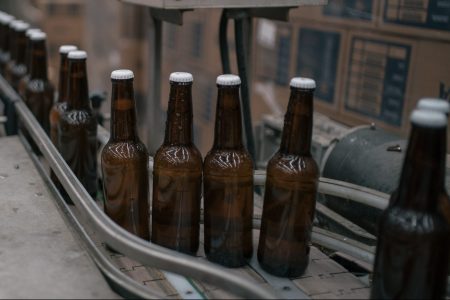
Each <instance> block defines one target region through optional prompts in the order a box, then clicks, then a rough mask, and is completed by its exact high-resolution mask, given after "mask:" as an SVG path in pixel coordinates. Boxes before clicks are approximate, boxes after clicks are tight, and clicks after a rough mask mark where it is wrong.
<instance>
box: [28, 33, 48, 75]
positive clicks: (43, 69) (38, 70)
mask: <svg viewBox="0 0 450 300" xmlns="http://www.w3.org/2000/svg"><path fill="white" fill-rule="evenodd" d="M29 66H30V71H29V74H30V79H42V80H45V81H47V49H46V46H45V40H42V41H31V47H30V65H29Z"/></svg>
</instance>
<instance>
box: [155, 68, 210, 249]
mask: <svg viewBox="0 0 450 300" xmlns="http://www.w3.org/2000/svg"><path fill="white" fill-rule="evenodd" d="M192 80H193V79H192V75H191V74H189V73H183V72H176V73H172V74H171V75H170V96H169V106H168V110H167V121H166V133H165V138H164V143H163V145H162V146H161V147H160V148H159V149H158V151H157V152H156V155H155V160H154V171H153V200H152V242H153V243H156V244H159V245H161V246H164V247H167V248H171V249H174V250H178V251H181V252H184V253H188V254H195V253H196V252H197V250H198V246H199V226H200V201H201V187H202V157H201V154H200V152H199V151H198V149H197V147H196V146H195V145H194V143H193V141H192V139H193V137H192V118H193V114H192V95H191V88H192Z"/></svg>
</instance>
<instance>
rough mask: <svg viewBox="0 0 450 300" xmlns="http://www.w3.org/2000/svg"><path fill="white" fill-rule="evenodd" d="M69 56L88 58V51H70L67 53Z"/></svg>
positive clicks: (72, 57)
mask: <svg viewBox="0 0 450 300" xmlns="http://www.w3.org/2000/svg"><path fill="white" fill-rule="evenodd" d="M67 57H68V58H69V59H86V58H87V53H86V51H82V50H74V51H70V52H69V54H68V55H67Z"/></svg>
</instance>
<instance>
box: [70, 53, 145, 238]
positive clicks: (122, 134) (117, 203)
mask: <svg viewBox="0 0 450 300" xmlns="http://www.w3.org/2000/svg"><path fill="white" fill-rule="evenodd" d="M71 53H72V52H71ZM69 56H70V53H69ZM133 78H134V74H133V72H132V71H130V70H116V71H113V72H112V73H111V81H112V97H111V118H112V120H111V121H112V123H111V136H110V139H109V141H108V143H107V144H106V145H105V147H104V148H103V150H102V154H101V164H102V174H103V189H104V194H105V213H106V214H107V215H108V216H109V217H110V218H111V219H112V220H114V221H115V222H116V223H117V224H118V225H120V226H121V227H123V228H124V229H126V230H127V231H129V232H131V233H133V234H135V235H137V236H139V237H141V238H143V239H145V240H149V239H150V233H149V226H150V222H149V213H150V212H149V202H148V201H149V199H148V194H149V192H148V184H149V174H148V158H149V154H148V151H147V148H146V147H145V145H144V144H143V143H142V142H141V141H140V139H139V137H138V134H137V128H136V109H135V102H134V92H133Z"/></svg>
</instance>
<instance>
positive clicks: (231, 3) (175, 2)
mask: <svg viewBox="0 0 450 300" xmlns="http://www.w3.org/2000/svg"><path fill="white" fill-rule="evenodd" d="M121 1H123V2H126V3H133V4H139V5H144V6H149V7H156V8H164V9H194V8H247V7H286V6H301V5H325V4H327V3H328V1H327V0H276V1H273V0H222V1H210V0H182V1H180V0H121Z"/></svg>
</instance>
